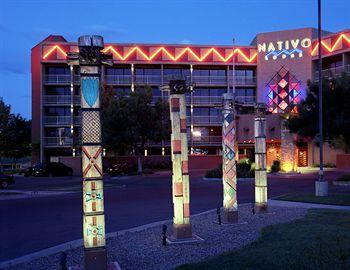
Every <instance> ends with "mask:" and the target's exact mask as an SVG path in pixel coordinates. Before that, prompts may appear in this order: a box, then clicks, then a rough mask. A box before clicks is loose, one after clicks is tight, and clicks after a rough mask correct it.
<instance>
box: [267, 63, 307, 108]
mask: <svg viewBox="0 0 350 270" xmlns="http://www.w3.org/2000/svg"><path fill="white" fill-rule="evenodd" d="M266 88H267V93H268V94H267V106H268V110H269V111H270V112H271V113H296V112H297V107H296V105H297V104H298V103H299V102H300V100H301V95H300V91H301V89H300V81H299V80H297V79H296V78H295V76H293V75H292V74H291V73H290V72H289V70H287V69H286V68H284V67H282V68H281V69H280V70H279V71H278V72H277V73H276V74H275V75H274V76H273V77H272V79H271V80H270V81H269V82H268V83H267V85H266Z"/></svg>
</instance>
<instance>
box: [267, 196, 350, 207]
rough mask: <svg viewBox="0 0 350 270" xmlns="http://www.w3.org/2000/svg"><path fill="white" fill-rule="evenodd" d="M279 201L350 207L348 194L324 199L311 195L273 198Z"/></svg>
mask: <svg viewBox="0 0 350 270" xmlns="http://www.w3.org/2000/svg"><path fill="white" fill-rule="evenodd" d="M273 199H275V200H281V201H292V202H308V203H319V204H333V205H350V194H341V193H339V194H329V196H325V197H316V196H315V194H313V193H293V194H286V195H282V196H278V197H275V198H273Z"/></svg>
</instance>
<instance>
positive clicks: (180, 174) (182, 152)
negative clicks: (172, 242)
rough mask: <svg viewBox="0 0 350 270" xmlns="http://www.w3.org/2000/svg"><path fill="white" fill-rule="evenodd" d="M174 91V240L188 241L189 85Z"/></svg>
mask: <svg viewBox="0 0 350 270" xmlns="http://www.w3.org/2000/svg"><path fill="white" fill-rule="evenodd" d="M169 88H170V96H169V103H170V120H171V130H172V133H171V159H172V164H173V176H172V186H173V188H172V189H173V204H174V221H173V237H174V238H175V239H186V238H191V237H192V226H191V224H190V183H189V174H188V145H187V131H186V100H185V92H186V91H187V86H186V82H185V81H182V80H173V81H170V82H169Z"/></svg>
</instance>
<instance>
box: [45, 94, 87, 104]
mask: <svg viewBox="0 0 350 270" xmlns="http://www.w3.org/2000/svg"><path fill="white" fill-rule="evenodd" d="M71 98H72V96H70V95H45V96H43V104H44V105H71V103H72V100H71ZM73 104H74V105H80V96H78V95H76V96H73Z"/></svg>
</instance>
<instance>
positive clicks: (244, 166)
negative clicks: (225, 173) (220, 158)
mask: <svg viewBox="0 0 350 270" xmlns="http://www.w3.org/2000/svg"><path fill="white" fill-rule="evenodd" d="M254 167H255V164H254V163H249V162H248V161H246V160H243V161H240V162H239V163H237V165H236V169H237V177H238V178H252V177H254ZM205 177H206V178H222V164H220V165H219V166H218V167H217V168H214V169H211V170H208V171H207V172H206V173H205Z"/></svg>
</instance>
